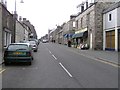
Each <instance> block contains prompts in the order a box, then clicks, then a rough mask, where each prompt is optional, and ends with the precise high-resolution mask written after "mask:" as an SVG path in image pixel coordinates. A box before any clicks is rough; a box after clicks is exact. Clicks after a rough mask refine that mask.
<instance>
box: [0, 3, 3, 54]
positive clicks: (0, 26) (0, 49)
mask: <svg viewBox="0 0 120 90" xmlns="http://www.w3.org/2000/svg"><path fill="white" fill-rule="evenodd" d="M2 39H3V38H2V6H1V4H0V52H2V41H3V40H2Z"/></svg>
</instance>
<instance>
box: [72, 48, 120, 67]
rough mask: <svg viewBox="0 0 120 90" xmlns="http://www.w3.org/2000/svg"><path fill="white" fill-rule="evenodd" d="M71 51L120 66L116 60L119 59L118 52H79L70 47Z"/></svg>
mask: <svg viewBox="0 0 120 90" xmlns="http://www.w3.org/2000/svg"><path fill="white" fill-rule="evenodd" d="M71 49H72V50H75V51H76V52H78V53H80V54H82V55H84V56H87V57H92V58H96V59H99V60H102V61H106V62H109V63H113V64H117V65H120V62H119V61H118V59H120V58H119V57H120V52H117V51H105V50H80V49H77V48H72V47H71Z"/></svg>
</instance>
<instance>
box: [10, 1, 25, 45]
mask: <svg viewBox="0 0 120 90" xmlns="http://www.w3.org/2000/svg"><path fill="white" fill-rule="evenodd" d="M20 3H24V2H23V0H21V2H20ZM16 7H17V4H16V0H15V11H14V14H13V19H14V21H13V22H14V23H13V24H14V25H13V26H14V29H13V31H12V40H11V41H12V43H15V34H16V20H17V16H18V15H17V9H16Z"/></svg>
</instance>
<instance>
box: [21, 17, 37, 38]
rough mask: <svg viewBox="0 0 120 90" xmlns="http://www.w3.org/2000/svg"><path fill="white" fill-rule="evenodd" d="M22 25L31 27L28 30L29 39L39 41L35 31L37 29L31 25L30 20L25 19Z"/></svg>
mask: <svg viewBox="0 0 120 90" xmlns="http://www.w3.org/2000/svg"><path fill="white" fill-rule="evenodd" d="M22 23H23V24H24V25H25V26H27V27H29V29H28V32H29V37H28V38H29V39H37V33H36V30H35V27H34V26H33V25H32V24H31V23H30V21H29V20H27V19H26V18H23V21H22Z"/></svg>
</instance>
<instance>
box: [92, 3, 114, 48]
mask: <svg viewBox="0 0 120 90" xmlns="http://www.w3.org/2000/svg"><path fill="white" fill-rule="evenodd" d="M113 3H114V2H105V3H103V2H98V3H96V5H95V34H94V35H95V38H94V40H95V43H94V46H95V47H94V49H100V50H102V49H103V14H102V12H103V10H104V9H106V8H108V7H110V6H111V5H112V4H113Z"/></svg>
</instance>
